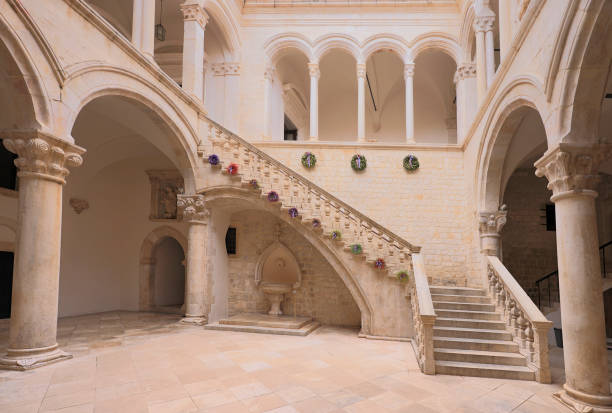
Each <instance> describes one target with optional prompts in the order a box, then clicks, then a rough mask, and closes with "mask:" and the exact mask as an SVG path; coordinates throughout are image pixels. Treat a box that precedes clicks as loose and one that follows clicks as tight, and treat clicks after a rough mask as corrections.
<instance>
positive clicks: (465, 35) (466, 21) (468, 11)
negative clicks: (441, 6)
mask: <svg viewBox="0 0 612 413" xmlns="http://www.w3.org/2000/svg"><path fill="white" fill-rule="evenodd" d="M464 6H465V9H464V12H463V18H462V19H461V29H460V31H459V33H460V34H459V46H460V47H461V52H462V55H463V56H462V60H463V61H464V62H472V48H473V47H474V42H475V41H476V39H475V36H474V19H475V18H476V11H475V10H474V0H470V1H468V2H466V3H465V5H464Z"/></svg>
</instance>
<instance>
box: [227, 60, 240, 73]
mask: <svg viewBox="0 0 612 413" xmlns="http://www.w3.org/2000/svg"><path fill="white" fill-rule="evenodd" d="M238 75H240V63H238V62H226V63H225V76H238Z"/></svg>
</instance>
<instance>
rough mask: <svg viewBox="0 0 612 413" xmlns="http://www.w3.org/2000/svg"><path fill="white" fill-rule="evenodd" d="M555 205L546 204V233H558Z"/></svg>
mask: <svg viewBox="0 0 612 413" xmlns="http://www.w3.org/2000/svg"><path fill="white" fill-rule="evenodd" d="M556 230H557V221H556V219H555V204H546V231H556Z"/></svg>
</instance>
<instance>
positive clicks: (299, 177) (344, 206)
mask: <svg viewBox="0 0 612 413" xmlns="http://www.w3.org/2000/svg"><path fill="white" fill-rule="evenodd" d="M207 121H208V122H209V123H210V124H211V125H212V126H214V127H215V128H217V129H219V130H221V131H222V132H223V133H225V134H227V135H228V136H231V138H232V139H234V140H236V141H238V142H239V143H240V144H241V145H243V146H246V147H247V148H248V149H249V151H251V152H253V153H255V154H257V156H259V157H261V158H263V159H265V160H266V161H268V162H270V163H271V164H273V165H274V166H275V167H277V168H278V169H280V170H281V171H283V172H285V173H286V174H287V175H290V176H292V177H293V178H295V179H297V180H298V181H300V182H301V183H302V184H303V185H304V186H305V187H307V188H311V189H313V190H315V191H316V192H319V193H320V194H321V195H322V196H323V197H324V198H326V199H327V200H328V201H330V202H331V203H332V204H335V205H337V206H339V207H340V208H342V209H344V210H346V211H350V213H351V214H352V215H354V216H355V217H357V218H358V219H359V220H360V221H361V222H365V223H367V224H368V225H369V226H370V228H372V229H375V230H377V231H378V232H380V235H381V236H382V235H385V236H386V237H387V238H388V241H390V242H396V243H397V244H399V246H400V247H403V248H407V249H408V251H410V252H411V253H417V252H419V251H420V250H421V247H419V246H416V245H412V244H411V243H409V242H408V241H406V240H405V239H403V238H402V237H400V236H399V235H397V234H395V233H394V232H393V231H391V230H389V229H388V228H385V227H383V226H382V225H380V224H378V223H376V222H375V221H373V220H372V219H370V218H369V217H367V216H365V215H363V214H362V213H360V212H359V211H357V210H356V209H355V208H353V207H352V206H350V205H349V204H347V203H346V202H344V201H341V200H340V199H338V198H336V197H335V196H334V195H332V194H330V193H329V192H327V191H326V190H325V189H323V188H321V187H320V186H318V185H316V184H315V183H313V182H312V181H309V180H308V179H306V178H304V177H303V176H302V175H300V174H299V173H297V172H295V171H294V170H293V169H291V168H288V167H287V166H285V165H283V164H282V163H281V162H279V161H277V160H276V159H274V158H273V157H271V156H270V155H268V154H267V153H265V152H263V151H262V150H260V149H258V148H257V147H256V146H254V145H253V144H251V143H249V142H247V141H246V140H244V139H242V138H241V137H239V136H238V135H236V134H235V133H233V132H231V131H229V130H228V129H226V128H224V127H223V126H221V125H219V124H218V123H217V122H215V121H213V120H211V119H208V118H207Z"/></svg>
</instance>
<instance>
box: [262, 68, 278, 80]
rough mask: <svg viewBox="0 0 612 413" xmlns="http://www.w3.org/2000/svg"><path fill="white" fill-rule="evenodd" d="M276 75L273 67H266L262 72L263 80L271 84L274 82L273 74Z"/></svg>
mask: <svg viewBox="0 0 612 413" xmlns="http://www.w3.org/2000/svg"><path fill="white" fill-rule="evenodd" d="M275 73H276V69H274V67H273V66H268V67H266V71H265V72H264V79H266V80H269V81H270V82H272V81H273V80H274V74H275Z"/></svg>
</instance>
